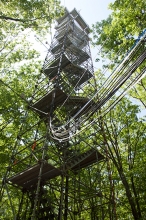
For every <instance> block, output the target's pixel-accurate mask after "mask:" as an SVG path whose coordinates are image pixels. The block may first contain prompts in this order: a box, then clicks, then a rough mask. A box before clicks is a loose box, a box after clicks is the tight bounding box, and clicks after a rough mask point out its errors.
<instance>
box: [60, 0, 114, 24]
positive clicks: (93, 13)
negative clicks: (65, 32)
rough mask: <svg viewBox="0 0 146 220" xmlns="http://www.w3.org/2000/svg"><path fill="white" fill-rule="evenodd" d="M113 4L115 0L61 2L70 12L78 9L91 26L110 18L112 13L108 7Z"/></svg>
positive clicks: (70, 0)
mask: <svg viewBox="0 0 146 220" xmlns="http://www.w3.org/2000/svg"><path fill="white" fill-rule="evenodd" d="M111 2H114V0H61V4H62V5H63V6H65V7H66V8H67V9H68V10H69V11H71V10H73V9H74V8H76V9H77V11H79V12H80V14H81V16H82V18H83V19H84V20H85V21H86V23H87V24H88V25H89V26H91V25H92V24H93V23H95V22H96V21H101V20H103V19H106V18H107V17H108V15H109V14H110V12H111V11H110V10H109V9H108V5H109V3H111Z"/></svg>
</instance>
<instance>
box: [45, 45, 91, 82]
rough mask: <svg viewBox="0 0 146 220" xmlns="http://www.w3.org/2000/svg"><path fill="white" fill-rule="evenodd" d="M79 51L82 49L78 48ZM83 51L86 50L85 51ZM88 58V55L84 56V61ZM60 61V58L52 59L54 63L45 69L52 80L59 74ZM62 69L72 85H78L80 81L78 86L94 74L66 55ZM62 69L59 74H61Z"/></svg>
mask: <svg viewBox="0 0 146 220" xmlns="http://www.w3.org/2000/svg"><path fill="white" fill-rule="evenodd" d="M77 51H78V52H77V53H80V49H77ZM83 53H85V52H84V51H83ZM87 56H88V55H87ZM76 59H77V58H76ZM86 59H87V57H84V56H82V61H85V60H86ZM59 61H60V58H58V59H56V60H54V61H52V63H51V64H50V65H49V64H48V67H47V68H46V69H45V70H44V73H45V75H46V76H47V77H49V79H50V80H52V79H53V78H54V77H56V76H57V74H58V65H59ZM80 61H81V60H80ZM82 61H81V62H82ZM60 69H61V71H63V72H64V74H65V75H66V77H67V79H68V81H69V82H70V83H71V84H72V85H76V84H77V82H78V86H80V85H82V84H83V83H85V82H86V81H88V80H89V79H90V78H91V77H92V76H93V75H92V74H91V73H90V72H89V70H86V69H84V68H83V67H81V66H78V65H75V64H73V63H72V62H71V61H70V60H69V59H68V58H67V57H66V56H65V55H63V56H62V61H61V65H60ZM61 71H60V73H59V74H61Z"/></svg>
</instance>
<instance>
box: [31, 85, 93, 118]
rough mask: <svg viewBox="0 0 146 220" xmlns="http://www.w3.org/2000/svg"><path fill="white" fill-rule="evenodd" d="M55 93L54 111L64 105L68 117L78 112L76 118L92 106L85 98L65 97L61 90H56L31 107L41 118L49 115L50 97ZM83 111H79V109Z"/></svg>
mask: <svg viewBox="0 0 146 220" xmlns="http://www.w3.org/2000/svg"><path fill="white" fill-rule="evenodd" d="M54 92H55V99H54V110H55V109H56V108H57V107H59V106H60V105H62V104H63V103H64V106H65V107H66V108H68V109H69V110H68V114H69V115H70V116H74V115H75V114H76V113H77V112H78V111H79V110H80V113H79V114H78V117H80V116H81V115H83V114H85V113H86V112H87V111H88V110H89V108H90V107H92V105H93V104H94V103H93V101H92V102H89V103H88V101H89V99H88V98H86V97H80V96H69V97H68V96H67V94H66V93H64V92H63V91H62V90H61V89H59V88H56V89H54V90H52V91H51V92H49V93H47V94H46V95H45V96H44V97H42V98H41V99H39V100H38V101H37V102H36V103H34V104H33V105H32V106H31V107H32V108H33V110H34V111H36V112H37V113H38V114H39V115H40V117H41V118H43V117H45V116H46V115H47V114H48V115H49V113H50V109H51V103H52V96H53V93H54ZM83 106H85V107H84V108H83V110H81V108H82V107H83Z"/></svg>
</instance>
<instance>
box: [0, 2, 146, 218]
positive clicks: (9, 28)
mask: <svg viewBox="0 0 146 220" xmlns="http://www.w3.org/2000/svg"><path fill="white" fill-rule="evenodd" d="M109 8H110V10H111V15H110V16H109V17H108V18H107V19H105V20H102V21H97V22H96V23H95V24H93V26H92V27H91V32H92V35H93V39H92V45H93V46H94V47H95V48H97V47H99V46H100V47H101V50H100V53H99V54H98V56H100V57H104V59H107V60H109V61H110V62H109V63H110V64H109V65H108V66H103V69H98V70H97V71H96V73H95V79H96V84H97V87H98V86H100V85H101V84H103V83H104V81H105V80H106V75H104V74H103V72H104V71H103V70H104V68H108V70H109V71H113V69H114V68H115V67H116V66H117V65H118V64H119V63H120V61H121V60H122V59H123V58H124V57H125V55H126V53H127V52H128V51H129V50H130V49H131V47H132V46H133V45H134V43H135V42H136V40H137V38H138V36H139V34H141V33H143V31H144V30H145V28H146V11H145V10H146V2H145V0H133V1H130V0H115V1H114V2H113V3H111V4H110V5H109ZM0 10H1V11H0V27H1V29H0V36H1V42H0V52H1V57H0V70H1V78H0V96H1V106H0V131H1V132H0V169H1V173H0V187H1V188H0V190H1V191H0V192H1V195H0V199H1V205H0V213H1V216H2V219H13V216H15V212H19V209H18V204H20V203H21V202H20V200H21V199H20V197H19V195H18V193H17V188H15V189H13V186H10V192H11V193H10V194H11V197H12V199H11V200H10V195H9V193H8V191H7V188H6V187H5V177H6V176H7V175H8V176H9V173H10V171H11V169H10V164H12V163H13V165H12V166H14V165H15V163H17V160H19V155H17V150H16V146H18V148H17V149H18V150H20V152H21V150H22V149H23V148H24V147H26V146H30V149H28V151H31V153H32V155H33V151H34V149H35V147H36V143H35V141H34V140H35V138H36V137H37V138H38V139H39V141H40V142H39V143H40V144H41V137H44V136H45V135H46V127H45V125H44V122H42V121H41V120H40V118H39V117H38V115H37V114H35V113H34V112H33V111H32V110H31V109H29V108H28V104H29V103H30V102H31V99H30V97H33V94H34V93H35V89H36V87H37V84H36V82H38V84H39V83H40V82H41V80H42V79H41V77H42V74H41V69H42V65H43V62H42V54H41V53H40V51H39V49H38V48H39V46H36V45H39V41H37V40H35V39H36V38H35V37H34V35H37V36H38V38H39V39H41V41H42V42H43V43H44V42H45V41H46V40H47V39H48V38H50V35H51V34H52V33H51V32H52V28H51V27H52V24H53V22H54V20H55V19H57V18H59V17H60V16H62V15H63V14H64V8H63V7H62V6H61V5H60V1H59V0H40V1H29V0H27V1H26V0H19V1H17V0H10V1H7V2H6V1H4V0H1V2H0ZM30 39H31V40H30ZM34 41H35V46H34V44H33V43H34ZM47 47H48V45H47ZM46 52H47V51H46ZM98 56H97V60H98ZM143 66H146V61H144V63H143ZM137 72H138V73H140V72H141V69H140V68H138V69H137ZM87 89H88V88H87ZM104 89H105V90H106V88H104ZM145 92H146V78H143V79H141V80H140V81H139V82H138V84H137V85H136V86H135V87H134V88H133V89H132V90H130V91H129V93H128V95H127V96H126V97H124V98H123V99H122V100H121V101H120V102H119V103H118V104H117V105H116V106H115V108H114V109H112V110H111V111H110V112H109V113H108V114H107V115H106V116H105V117H102V116H100V117H99V115H98V113H97V114H95V115H94V117H97V120H96V122H97V123H94V124H93V127H89V128H88V127H87V129H86V130H85V131H84V133H81V134H80V135H79V136H78V137H77V138H76V139H75V142H74V143H77V148H78V151H79V150H80V152H81V153H84V149H85V148H86V147H87V145H90V146H95V148H96V149H98V151H99V153H101V154H102V155H104V162H101V163H99V164H98V163H97V164H94V165H93V166H89V167H87V168H86V169H84V170H81V172H80V173H79V172H78V173H71V172H70V173H69V175H70V176H69V178H70V179H71V178H74V179H73V180H70V179H67V176H66V177H65V178H66V186H67V183H68V182H69V181H70V182H69V183H70V184H74V185H73V187H78V189H80V191H81V193H80V194H78V193H77V192H76V193H72V192H74V189H73V188H72V192H71V193H70V200H68V201H67V199H66V198H67V196H66V194H67V191H68V187H66V188H64V189H65V195H64V197H65V203H64V207H66V209H64V212H63V213H64V214H63V218H62V219H64V220H67V219H73V216H75V218H74V219H93V220H95V219H100V220H108V219H111V220H117V219H123V220H124V219H134V220H142V219H146V205H145V201H146V184H145V179H146V147H145V146H146V135H145V133H146V121H145V119H146V118H145V113H146V110H145V108H146V100H145ZM111 101H112V100H111ZM109 105H110V102H109ZM143 109H144V110H145V111H144V114H141V110H143ZM100 113H101V112H100ZM101 115H102V114H101ZM87 123H90V119H88V120H87ZM36 124H37V126H36ZM35 126H36V130H35V131H34V130H33V129H32V128H34V127H35ZM26 130H28V132H27V133H25V131H26ZM38 130H39V131H38ZM93 133H94V135H93V136H91V138H89V137H90V135H91V134H93ZM20 134H23V139H21V138H20ZM50 143H51V141H50V142H49V144H50ZM50 145H51V144H50ZM62 145H63V144H62ZM54 146H55V147H54ZM32 147H33V150H32ZM50 148H51V149H54V148H55V151H54V152H55V153H54V154H53V153H51V156H52V155H53V156H54V155H55V156H54V157H55V160H57V159H56V158H57V153H56V152H57V151H59V150H60V149H59V147H58V143H56V142H54V143H53V144H52V145H51V146H50ZM72 148H73V150H72V153H73V152H74V150H76V149H74V148H75V147H74V146H73V147H72ZM13 153H15V154H16V155H17V160H16V158H13V157H12V155H13ZM38 154H39V153H38ZM40 155H41V153H40ZM40 155H39V156H40ZM21 156H23V155H21ZM24 156H25V155H24ZM51 156H50V158H51ZM48 158H49V157H48ZM50 158H49V159H50ZM50 160H52V158H51V159H50ZM20 166H21V165H20ZM19 169H20V167H18V170H19ZM79 181H82V183H84V184H86V183H88V186H89V187H88V188H87V187H85V186H86V185H84V184H82V185H79ZM55 184H56V185H57V187H58V188H57V189H55V190H54V188H53V187H54V186H55ZM6 185H7V184H6ZM51 187H52V188H51ZM91 187H93V188H94V191H95V194H94V197H93V196H91V195H90V193H91V192H90V188H91ZM50 188H51V191H50V194H49V193H48V194H49V196H50V198H51V203H52V204H55V203H57V204H60V203H59V202H60V200H61V196H60V194H59V190H60V189H61V180H60V179H57V181H56V180H53V181H52V182H51V184H50V185H49V186H46V189H48V192H49V189H50ZM58 189H59V190H58ZM53 190H54V191H53ZM85 192H86V195H88V196H87V198H86V197H85V194H84V193H85ZM44 194H45V193H44ZM89 195H90V196H89ZM95 195H96V196H95ZM81 196H82V198H83V201H84V207H85V208H86V209H84V211H83V212H80V209H81V207H83V201H82V202H81V198H80V197H81ZM8 198H9V199H8ZM76 198H77V199H76ZM29 199H30V200H31V197H30V198H29ZM56 201H57V202H56ZM24 202H25V205H26V206H27V202H28V201H27V200H26V199H24ZM11 203H13V206H14V210H13V209H11ZM26 206H25V207H26ZM58 207H59V205H58ZM67 207H68V210H69V211H70V210H72V209H73V210H74V212H73V216H72V215H71V214H70V215H69V214H68V218H67V213H66V211H65V210H67ZM59 208H60V207H59ZM59 208H58V209H57V208H56V209H55V211H54V212H55V213H59V211H60V209H59ZM77 211H78V212H77ZM58 215H59V214H58ZM18 217H19V216H18ZM18 219H19V218H18ZM26 219H27V218H26Z"/></svg>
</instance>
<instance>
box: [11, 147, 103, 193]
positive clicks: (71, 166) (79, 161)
mask: <svg viewBox="0 0 146 220" xmlns="http://www.w3.org/2000/svg"><path fill="white" fill-rule="evenodd" d="M102 159H104V156H103V155H102V154H100V153H99V152H98V151H96V150H94V149H91V150H88V151H87V152H85V153H82V154H80V155H76V156H75V157H74V158H73V159H71V160H69V162H66V163H64V164H63V165H62V166H61V167H59V168H55V167H54V166H52V165H51V164H49V163H48V162H47V161H45V162H44V164H43V169H42V174H41V177H40V178H41V183H42V184H45V182H46V181H48V180H50V179H53V178H55V177H57V176H60V175H61V174H62V173H63V172H65V171H67V170H73V171H77V170H79V169H82V168H85V167H87V166H89V165H91V164H93V163H96V162H97V163H98V162H99V161H101V160H102ZM40 166H41V163H39V164H36V165H34V166H32V167H30V168H28V169H26V170H24V171H23V172H21V173H18V174H16V175H15V176H13V177H11V178H9V179H8V180H7V181H8V182H11V183H12V184H14V185H17V186H19V187H22V188H24V189H27V190H31V188H33V187H35V186H36V184H37V182H38V178H39V171H40Z"/></svg>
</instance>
